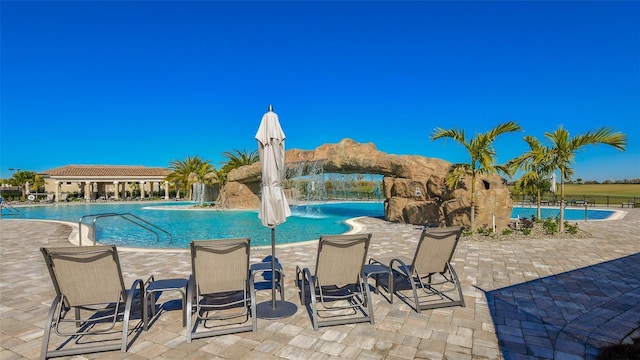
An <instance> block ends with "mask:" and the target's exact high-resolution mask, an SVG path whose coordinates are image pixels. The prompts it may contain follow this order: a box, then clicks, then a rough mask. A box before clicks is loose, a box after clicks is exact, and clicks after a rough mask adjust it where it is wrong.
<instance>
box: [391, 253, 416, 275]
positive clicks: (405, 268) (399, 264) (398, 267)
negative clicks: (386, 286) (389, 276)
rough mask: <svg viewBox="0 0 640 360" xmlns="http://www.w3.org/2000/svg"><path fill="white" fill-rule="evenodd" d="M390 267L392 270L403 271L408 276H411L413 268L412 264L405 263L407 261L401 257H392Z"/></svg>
mask: <svg viewBox="0 0 640 360" xmlns="http://www.w3.org/2000/svg"><path fill="white" fill-rule="evenodd" d="M394 264H396V265H395V267H394ZM389 269H390V270H391V271H394V270H395V271H397V272H399V273H402V274H404V275H405V276H407V277H411V268H410V266H408V265H407V264H405V262H404V261H403V260H402V259H400V258H395V259H391V261H390V262H389Z"/></svg>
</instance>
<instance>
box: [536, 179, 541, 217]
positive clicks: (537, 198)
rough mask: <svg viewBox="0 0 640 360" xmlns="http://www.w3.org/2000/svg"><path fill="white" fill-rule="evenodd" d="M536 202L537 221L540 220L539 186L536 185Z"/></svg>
mask: <svg viewBox="0 0 640 360" xmlns="http://www.w3.org/2000/svg"><path fill="white" fill-rule="evenodd" d="M536 202H537V203H538V217H537V219H538V221H540V186H538V195H537V196H536Z"/></svg>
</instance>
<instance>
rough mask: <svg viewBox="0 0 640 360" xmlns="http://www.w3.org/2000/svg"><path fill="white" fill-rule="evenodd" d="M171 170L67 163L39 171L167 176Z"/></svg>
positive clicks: (45, 173) (80, 174)
mask: <svg viewBox="0 0 640 360" xmlns="http://www.w3.org/2000/svg"><path fill="white" fill-rule="evenodd" d="M169 173H171V170H169V169H165V168H159V167H144V166H124V165H113V166H112V165H67V166H63V167H59V168H55V169H51V170H47V171H43V172H41V174H43V175H49V176H54V177H56V176H110V177H113V176H167V175H168V174H169Z"/></svg>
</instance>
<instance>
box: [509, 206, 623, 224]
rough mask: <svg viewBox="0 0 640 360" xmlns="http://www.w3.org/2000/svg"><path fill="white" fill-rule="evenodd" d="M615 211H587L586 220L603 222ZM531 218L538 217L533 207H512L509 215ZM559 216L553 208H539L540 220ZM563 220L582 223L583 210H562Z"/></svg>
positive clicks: (557, 210)
mask: <svg viewBox="0 0 640 360" xmlns="http://www.w3.org/2000/svg"><path fill="white" fill-rule="evenodd" d="M614 213H615V211H613V210H602V209H587V214H586V215H587V220H604V219H607V218H608V217H609V216H611V215H613V214H614ZM531 216H538V209H537V208H536V207H535V206H532V207H514V208H513V211H512V213H511V218H512V219H515V218H518V217H520V218H524V217H527V218H531ZM558 216H560V209H559V208H557V207H555V208H552V207H548V208H547V207H541V208H540V218H541V219H548V218H552V219H555V218H556V217H558ZM564 219H565V220H568V221H584V219H585V210H584V209H571V208H565V209H564Z"/></svg>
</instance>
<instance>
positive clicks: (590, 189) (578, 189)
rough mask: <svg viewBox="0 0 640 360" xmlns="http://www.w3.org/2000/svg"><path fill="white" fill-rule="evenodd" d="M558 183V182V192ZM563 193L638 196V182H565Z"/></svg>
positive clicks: (639, 190) (639, 192)
mask: <svg viewBox="0 0 640 360" xmlns="http://www.w3.org/2000/svg"><path fill="white" fill-rule="evenodd" d="M559 191H560V184H558V192H559ZM564 193H565V195H587V196H589V195H611V196H636V197H640V184H565V185H564Z"/></svg>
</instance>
